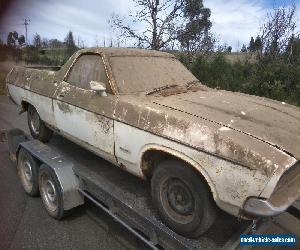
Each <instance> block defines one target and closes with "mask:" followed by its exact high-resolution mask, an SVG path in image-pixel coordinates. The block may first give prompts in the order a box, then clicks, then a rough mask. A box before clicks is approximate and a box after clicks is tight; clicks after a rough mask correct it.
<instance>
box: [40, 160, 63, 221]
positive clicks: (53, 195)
mask: <svg viewBox="0 0 300 250" xmlns="http://www.w3.org/2000/svg"><path fill="white" fill-rule="evenodd" d="M39 188H40V194H41V198H42V201H43V204H44V207H45V208H46V210H47V212H48V214H49V215H50V216H51V217H53V218H55V219H58V220H60V219H62V218H63V217H64V215H65V210H64V204H63V196H62V188H61V186H60V184H59V181H58V179H57V177H56V175H55V174H54V172H53V171H52V170H51V169H50V168H49V167H47V166H46V165H42V166H41V167H40V171H39Z"/></svg>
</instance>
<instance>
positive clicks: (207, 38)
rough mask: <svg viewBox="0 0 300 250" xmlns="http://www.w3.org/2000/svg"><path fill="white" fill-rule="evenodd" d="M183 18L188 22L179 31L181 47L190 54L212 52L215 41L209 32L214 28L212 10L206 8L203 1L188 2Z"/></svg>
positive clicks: (191, 0) (184, 8) (186, 2)
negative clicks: (211, 18)
mask: <svg viewBox="0 0 300 250" xmlns="http://www.w3.org/2000/svg"><path fill="white" fill-rule="evenodd" d="M183 16H184V18H185V19H186V20H187V22H186V23H185V24H184V25H182V28H181V29H180V30H179V31H178V39H179V42H180V44H181V47H182V48H183V49H184V50H186V51H188V52H189V53H194V52H196V51H205V52H207V51H211V50H212V49H213V47H214V43H215V39H214V38H213V36H212V34H211V33H210V32H209V30H210V28H211V26H212V23H211V21H210V20H209V18H210V16H211V12H210V9H208V8H204V6H203V1H202V0H186V1H185V5H184V7H183Z"/></svg>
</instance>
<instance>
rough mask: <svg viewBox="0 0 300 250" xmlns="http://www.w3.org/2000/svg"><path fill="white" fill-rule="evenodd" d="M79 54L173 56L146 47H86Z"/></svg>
mask: <svg viewBox="0 0 300 250" xmlns="http://www.w3.org/2000/svg"><path fill="white" fill-rule="evenodd" d="M79 53H80V54H84V53H103V54H105V55H106V56H108V57H118V56H142V57H143V56H145V57H147V56H149V57H170V58H172V57H174V56H173V55H172V54H169V53H166V52H162V51H156V50H148V49H136V48H87V49H82V50H80V51H79Z"/></svg>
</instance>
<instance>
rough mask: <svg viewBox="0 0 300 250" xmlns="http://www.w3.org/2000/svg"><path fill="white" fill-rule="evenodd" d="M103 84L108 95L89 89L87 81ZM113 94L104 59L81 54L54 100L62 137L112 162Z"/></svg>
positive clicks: (114, 98) (113, 158) (57, 123)
mask: <svg viewBox="0 0 300 250" xmlns="http://www.w3.org/2000/svg"><path fill="white" fill-rule="evenodd" d="M91 81H98V82H102V83H104V84H105V85H106V92H107V96H101V95H100V94H98V93H96V92H95V91H93V90H91V89H90V82H91ZM115 101H116V96H115V95H113V94H112V92H111V89H110V85H109V81H108V77H107V74H106V71H105V67H104V63H103V59H102V57H101V55H99V54H83V55H81V56H79V57H78V58H76V59H75V62H74V63H73V66H72V67H71V68H70V70H69V72H68V73H67V74H66V77H65V79H64V80H63V81H62V82H61V84H60V86H59V88H58V90H57V91H56V93H55V97H54V100H53V107H54V117H55V122H56V125H57V128H58V129H59V131H60V133H61V134H62V135H64V136H65V137H67V138H69V139H71V140H73V141H74V142H76V143H77V144H80V145H81V146H84V147H86V148H88V149H89V150H90V151H93V152H95V153H97V154H98V155H100V156H102V157H103V158H105V159H107V160H109V161H112V162H115V157H114V137H113V125H114V124H113V119H112V118H113V110H114V103H115Z"/></svg>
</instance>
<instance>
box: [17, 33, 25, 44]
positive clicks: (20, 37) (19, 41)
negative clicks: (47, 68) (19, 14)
mask: <svg viewBox="0 0 300 250" xmlns="http://www.w3.org/2000/svg"><path fill="white" fill-rule="evenodd" d="M18 44H19V46H23V45H24V44H25V36H24V35H20V36H19V37H18Z"/></svg>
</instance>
